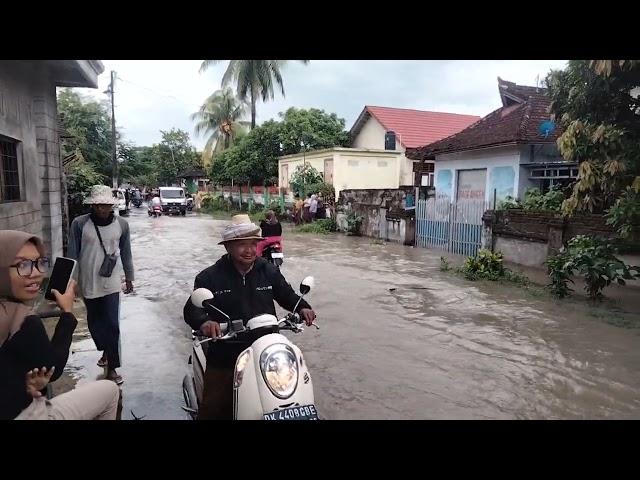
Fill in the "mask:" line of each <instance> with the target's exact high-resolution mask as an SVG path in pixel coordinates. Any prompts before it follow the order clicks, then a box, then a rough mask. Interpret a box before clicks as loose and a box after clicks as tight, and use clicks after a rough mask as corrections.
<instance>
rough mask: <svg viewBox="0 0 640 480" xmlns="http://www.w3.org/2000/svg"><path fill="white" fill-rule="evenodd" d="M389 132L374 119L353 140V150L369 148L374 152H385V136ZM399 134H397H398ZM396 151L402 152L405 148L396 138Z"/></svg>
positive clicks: (370, 119)
mask: <svg viewBox="0 0 640 480" xmlns="http://www.w3.org/2000/svg"><path fill="white" fill-rule="evenodd" d="M385 133H387V130H386V129H385V128H384V127H383V126H382V124H381V123H380V122H378V120H376V119H375V118H374V117H369V120H367V122H366V123H365V124H364V126H363V127H362V129H361V130H360V133H358V135H356V137H355V138H354V139H353V144H352V146H353V148H368V149H372V150H384V135H385ZM396 134H397V132H396ZM396 150H402V151H403V152H404V147H403V146H402V144H401V143H400V140H399V137H397V136H396Z"/></svg>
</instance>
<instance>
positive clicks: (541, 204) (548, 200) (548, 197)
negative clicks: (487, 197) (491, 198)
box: [496, 185, 564, 212]
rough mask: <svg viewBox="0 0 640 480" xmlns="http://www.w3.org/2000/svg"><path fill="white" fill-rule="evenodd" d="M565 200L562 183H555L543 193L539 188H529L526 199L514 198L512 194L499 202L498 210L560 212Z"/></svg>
mask: <svg viewBox="0 0 640 480" xmlns="http://www.w3.org/2000/svg"><path fill="white" fill-rule="evenodd" d="M563 201H564V193H563V192H562V187H561V186H560V185H554V186H553V187H551V189H550V190H549V191H548V192H547V193H545V194H543V193H542V192H540V190H538V189H537V188H534V187H532V188H528V189H527V191H526V192H525V194H524V201H522V202H521V201H520V200H518V199H517V198H513V197H512V196H511V195H508V196H507V197H505V199H504V200H501V201H500V202H498V206H497V207H496V209H497V210H509V209H516V208H522V209H524V210H551V211H554V212H559V211H560V208H561V207H562V202H563Z"/></svg>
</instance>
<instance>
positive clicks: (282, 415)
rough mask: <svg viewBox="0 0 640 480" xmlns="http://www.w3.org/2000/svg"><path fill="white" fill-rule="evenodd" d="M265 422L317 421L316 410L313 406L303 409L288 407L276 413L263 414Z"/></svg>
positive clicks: (306, 406)
mask: <svg viewBox="0 0 640 480" xmlns="http://www.w3.org/2000/svg"><path fill="white" fill-rule="evenodd" d="M264 419H265V420H318V410H316V406H315V405H305V406H304V407H289V408H285V409H283V410H278V411H277V412H271V413H265V414H264Z"/></svg>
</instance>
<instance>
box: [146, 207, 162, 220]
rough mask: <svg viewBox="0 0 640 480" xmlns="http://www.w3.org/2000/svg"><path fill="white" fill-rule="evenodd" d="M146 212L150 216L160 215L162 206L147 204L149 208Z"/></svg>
mask: <svg viewBox="0 0 640 480" xmlns="http://www.w3.org/2000/svg"><path fill="white" fill-rule="evenodd" d="M147 213H148V214H149V216H150V217H155V218H157V217H161V216H162V207H161V206H160V205H151V204H149V208H148V210H147Z"/></svg>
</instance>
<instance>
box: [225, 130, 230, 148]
mask: <svg viewBox="0 0 640 480" xmlns="http://www.w3.org/2000/svg"><path fill="white" fill-rule="evenodd" d="M228 148H229V135H227V134H226V133H225V135H224V149H225V150H226V149H228Z"/></svg>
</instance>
